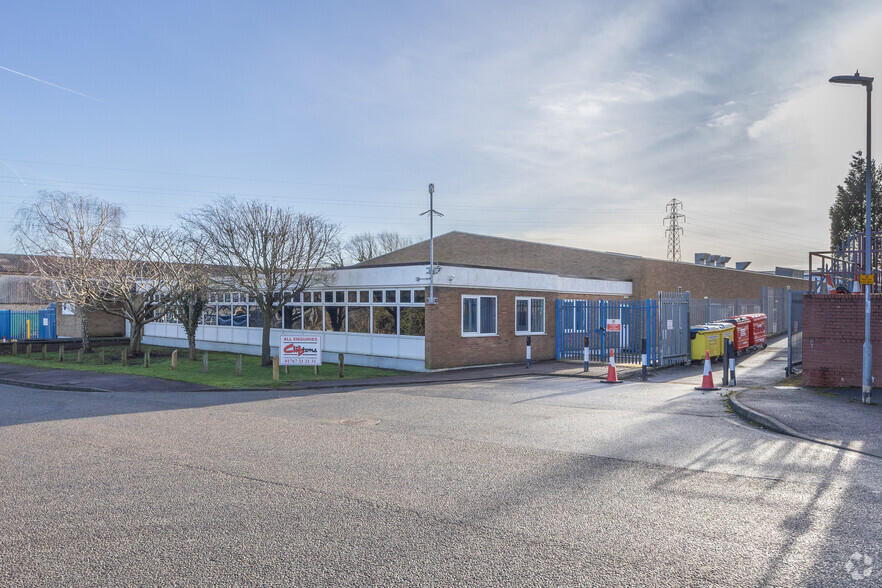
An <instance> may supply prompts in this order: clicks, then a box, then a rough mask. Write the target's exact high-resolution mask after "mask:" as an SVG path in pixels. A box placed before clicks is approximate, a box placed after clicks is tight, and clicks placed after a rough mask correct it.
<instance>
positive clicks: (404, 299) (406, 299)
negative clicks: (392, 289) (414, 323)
mask: <svg viewBox="0 0 882 588" xmlns="http://www.w3.org/2000/svg"><path fill="white" fill-rule="evenodd" d="M400 302H401V304H410V290H402V291H401V300H400Z"/></svg>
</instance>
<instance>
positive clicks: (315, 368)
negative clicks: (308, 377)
mask: <svg viewBox="0 0 882 588" xmlns="http://www.w3.org/2000/svg"><path fill="white" fill-rule="evenodd" d="M312 367H313V370H312V373H314V374H315V375H318V364H315V365H314V366H312Z"/></svg>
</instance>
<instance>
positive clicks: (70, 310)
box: [61, 302, 76, 316]
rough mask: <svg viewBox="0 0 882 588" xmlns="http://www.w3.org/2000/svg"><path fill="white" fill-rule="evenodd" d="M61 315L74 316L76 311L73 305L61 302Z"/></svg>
mask: <svg viewBox="0 0 882 588" xmlns="http://www.w3.org/2000/svg"><path fill="white" fill-rule="evenodd" d="M61 314H64V315H68V316H73V315H74V314H76V310H75V309H74V305H73V304H71V303H70V302H62V303H61Z"/></svg>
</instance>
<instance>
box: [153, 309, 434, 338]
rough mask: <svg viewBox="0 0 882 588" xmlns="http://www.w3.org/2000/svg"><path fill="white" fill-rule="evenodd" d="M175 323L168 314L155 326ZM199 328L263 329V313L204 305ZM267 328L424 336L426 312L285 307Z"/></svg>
mask: <svg viewBox="0 0 882 588" xmlns="http://www.w3.org/2000/svg"><path fill="white" fill-rule="evenodd" d="M163 321H164V322H168V323H176V322H177V319H175V317H174V316H173V315H172V314H167V315H166V316H165V317H164V318H163V319H160V321H159V322H163ZM201 324H203V325H210V326H214V325H218V326H233V327H263V312H261V310H260V309H259V308H258V307H256V306H254V305H248V304H208V305H206V306H205V309H204V310H203V312H202V321H201ZM270 326H271V327H272V328H274V329H280V328H284V329H290V330H294V331H329V332H338V333H366V334H374V335H409V336H417V337H422V336H425V334H426V309H425V307H422V306H320V305H309V304H304V305H300V304H297V305H289V306H285V307H284V308H283V312H282V313H279V314H276V315H275V316H274V317H273V318H272V321H271V324H270Z"/></svg>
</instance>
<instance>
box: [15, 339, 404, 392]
mask: <svg viewBox="0 0 882 588" xmlns="http://www.w3.org/2000/svg"><path fill="white" fill-rule="evenodd" d="M123 349H126V348H125V347H102V348H98V349H96V350H95V351H93V352H92V353H86V354H84V355H83V362H82V363H77V362H76V359H77V350H76V349H67V350H65V357H64V359H65V360H64V362H60V361H58V353H57V352H55V353H49V355H48V358H47V359H46V360H43V359H42V356H41V355H40V354H39V353H37V352H36V351H35V352H34V353H33V354H32V355H31V357H30V358H27V357H25V356H24V355H17V356H12V355H4V356H0V362H3V363H9V364H16V365H29V366H34V367H44V368H60V369H67V370H82V371H90V372H99V373H105V374H127V375H131V376H147V377H151V378H163V379H166V380H177V381H181V382H191V383H193V384H197V385H200V386H213V387H217V388H279V387H285V386H291V385H294V384H297V383H298V382H314V381H326V380H327V381H339V380H340V377H339V370H338V367H337V364H325V365H322V366H320V367H319V373H318V375H316V374H315V373H314V368H313V367H312V366H308V367H307V366H297V367H294V366H292V367H290V368H289V373H287V374H286V373H285V369H284V367H279V380H278V381H274V380H273V370H272V366H269V367H262V366H261V365H260V357H257V356H253V355H243V356H242V376H241V377H238V376H236V354H234V353H222V352H219V351H208V352H204V351H198V352H197V358H198V359H197V360H196V361H191V360H189V359H187V357H188V353H189V352H188V350H187V349H178V368H177V369H176V370H173V369H172V368H171V354H172V351H174V348H170V347H156V346H145V347H144V351H146V350H147V349H149V350H150V367H144V358H143V356H142V357H138V358H130V359H129V360H128V363H127V365H123V364H122V362H121V358H122V351H123ZM101 350H103V351H104V359H105V363H104V364H103V365H102V364H101V363H100V351H101ZM203 353H208V373H204V372H203V371H202V354H203ZM402 373H403V372H399V371H396V370H387V369H379V368H370V367H361V366H354V365H347V366H345V367H344V368H343V379H347V380H352V379H362V378H380V377H384V376H395V375H401V374H402Z"/></svg>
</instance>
